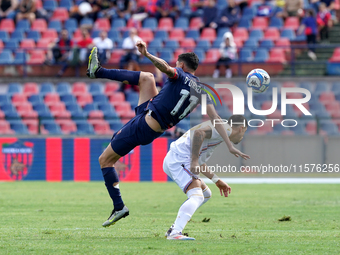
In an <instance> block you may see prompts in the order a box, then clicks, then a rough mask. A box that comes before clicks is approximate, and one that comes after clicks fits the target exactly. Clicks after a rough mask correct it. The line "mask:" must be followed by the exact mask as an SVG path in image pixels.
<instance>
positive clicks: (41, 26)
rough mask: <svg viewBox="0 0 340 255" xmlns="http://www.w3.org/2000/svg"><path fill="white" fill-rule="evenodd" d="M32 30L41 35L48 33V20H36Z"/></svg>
mask: <svg viewBox="0 0 340 255" xmlns="http://www.w3.org/2000/svg"><path fill="white" fill-rule="evenodd" d="M31 30H35V31H38V32H40V33H41V32H44V31H46V30H47V23H46V20H44V19H36V20H35V21H33V23H32V27H31Z"/></svg>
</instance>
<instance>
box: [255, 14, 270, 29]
mask: <svg viewBox="0 0 340 255" xmlns="http://www.w3.org/2000/svg"><path fill="white" fill-rule="evenodd" d="M267 27H268V19H267V18H264V17H255V18H254V20H253V27H252V29H262V30H265V29H267Z"/></svg>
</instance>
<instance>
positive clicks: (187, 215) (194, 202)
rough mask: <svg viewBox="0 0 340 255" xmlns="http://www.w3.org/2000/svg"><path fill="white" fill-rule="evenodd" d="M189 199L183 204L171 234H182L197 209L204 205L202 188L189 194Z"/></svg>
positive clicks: (195, 189) (192, 190)
mask: <svg viewBox="0 0 340 255" xmlns="http://www.w3.org/2000/svg"><path fill="white" fill-rule="evenodd" d="M187 196H188V199H187V200H186V201H185V202H184V203H183V204H182V206H181V207H180V208H179V210H178V214H177V218H176V220H175V224H174V225H175V226H174V228H173V230H172V232H171V234H172V233H178V232H182V231H183V229H184V228H185V226H186V225H187V223H188V221H189V220H190V219H191V217H192V215H193V214H194V213H195V211H196V210H197V208H198V207H199V206H200V205H201V204H202V203H203V201H204V197H203V192H202V189H201V188H194V189H191V190H189V191H188V192H187Z"/></svg>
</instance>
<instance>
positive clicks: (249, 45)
mask: <svg viewBox="0 0 340 255" xmlns="http://www.w3.org/2000/svg"><path fill="white" fill-rule="evenodd" d="M258 47H259V43H258V41H257V40H256V39H253V38H249V39H248V40H247V41H245V43H244V44H243V48H244V49H249V50H256V49H257V48H258Z"/></svg>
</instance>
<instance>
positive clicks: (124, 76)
mask: <svg viewBox="0 0 340 255" xmlns="http://www.w3.org/2000/svg"><path fill="white" fill-rule="evenodd" d="M139 76H140V72H139V71H128V70H123V69H105V68H103V67H102V68H100V69H99V70H98V71H97V72H96V78H105V79H110V80H115V81H121V82H124V83H127V84H130V85H138V82H139Z"/></svg>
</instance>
